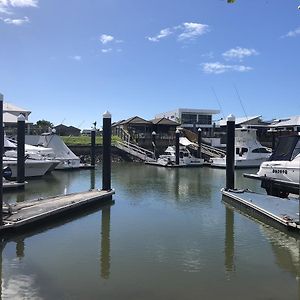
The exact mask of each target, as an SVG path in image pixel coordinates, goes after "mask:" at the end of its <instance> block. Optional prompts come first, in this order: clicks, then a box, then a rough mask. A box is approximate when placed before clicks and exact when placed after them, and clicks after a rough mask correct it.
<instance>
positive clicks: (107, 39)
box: [99, 34, 124, 53]
mask: <svg viewBox="0 0 300 300" xmlns="http://www.w3.org/2000/svg"><path fill="white" fill-rule="evenodd" d="M99 40H100V43H101V44H102V45H103V47H105V48H102V49H101V52H102V53H109V52H112V51H114V50H116V51H117V52H121V51H122V49H121V48H120V45H119V44H121V43H124V41H122V40H120V39H116V38H115V37H114V36H112V35H110V34H101V36H100V37H99ZM116 47H118V48H117V49H116Z"/></svg>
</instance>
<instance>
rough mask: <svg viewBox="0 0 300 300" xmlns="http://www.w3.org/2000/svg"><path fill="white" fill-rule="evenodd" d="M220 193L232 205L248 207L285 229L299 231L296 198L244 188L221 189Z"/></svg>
mask: <svg viewBox="0 0 300 300" xmlns="http://www.w3.org/2000/svg"><path fill="white" fill-rule="evenodd" d="M222 194H223V200H224V201H225V202H228V203H229V204H231V205H233V206H236V207H238V208H246V209H248V210H249V209H250V210H251V211H252V212H254V213H257V214H259V215H260V216H263V217H264V218H267V219H269V220H271V221H274V222H275V223H277V224H280V225H282V226H284V227H286V228H287V229H295V230H297V231H299V232H300V224H299V201H298V199H293V198H290V199H288V198H285V199H283V198H279V197H274V196H269V195H264V194H257V193H253V192H250V191H244V190H240V191H239V190H229V191H226V190H225V189H222Z"/></svg>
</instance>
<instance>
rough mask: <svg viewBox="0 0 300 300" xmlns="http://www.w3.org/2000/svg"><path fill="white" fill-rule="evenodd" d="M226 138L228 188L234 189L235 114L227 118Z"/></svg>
mask: <svg viewBox="0 0 300 300" xmlns="http://www.w3.org/2000/svg"><path fill="white" fill-rule="evenodd" d="M226 138H227V140H226V189H234V158H235V153H234V148H235V147H234V144H235V117H234V116H233V115H229V116H228V118H227V134H226Z"/></svg>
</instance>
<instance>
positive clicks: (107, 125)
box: [102, 111, 111, 191]
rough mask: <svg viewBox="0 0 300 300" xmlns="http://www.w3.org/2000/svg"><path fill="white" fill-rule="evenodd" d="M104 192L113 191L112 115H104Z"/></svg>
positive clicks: (107, 113) (106, 113)
mask: <svg viewBox="0 0 300 300" xmlns="http://www.w3.org/2000/svg"><path fill="white" fill-rule="evenodd" d="M102 135H103V162H102V190H105V191H110V190H111V114H110V113H109V112H108V111H106V112H105V113H104V114H103V134H102Z"/></svg>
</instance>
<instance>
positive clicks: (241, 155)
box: [210, 128, 272, 168]
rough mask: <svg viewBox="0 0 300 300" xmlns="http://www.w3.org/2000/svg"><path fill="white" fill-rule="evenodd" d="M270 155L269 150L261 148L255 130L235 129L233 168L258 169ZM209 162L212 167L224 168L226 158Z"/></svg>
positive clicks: (213, 159)
mask: <svg viewBox="0 0 300 300" xmlns="http://www.w3.org/2000/svg"><path fill="white" fill-rule="evenodd" d="M271 153H272V151H271V149H269V148H267V147H264V146H262V145H261V143H260V142H259V141H258V140H257V138H256V129H253V128H236V129H235V163H234V166H235V168H252V167H259V166H260V165H261V163H263V162H264V161H266V160H267V159H268V158H269V157H270V155H271ZM210 162H211V166H212V167H220V168H226V156H224V157H218V158H212V159H211V160H210Z"/></svg>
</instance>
